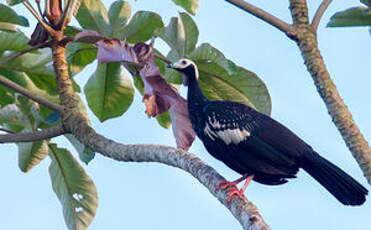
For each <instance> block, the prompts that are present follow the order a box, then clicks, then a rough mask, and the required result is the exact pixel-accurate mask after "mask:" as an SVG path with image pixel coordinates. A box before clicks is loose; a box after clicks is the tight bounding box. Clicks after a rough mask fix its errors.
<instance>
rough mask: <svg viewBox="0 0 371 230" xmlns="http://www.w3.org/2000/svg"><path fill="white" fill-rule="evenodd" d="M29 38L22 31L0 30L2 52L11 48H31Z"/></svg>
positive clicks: (15, 49) (12, 49)
mask: <svg viewBox="0 0 371 230" xmlns="http://www.w3.org/2000/svg"><path fill="white" fill-rule="evenodd" d="M28 41H29V39H28V38H27V37H26V36H25V35H24V34H23V33H22V32H21V31H17V32H16V33H14V32H4V31H3V32H0V52H2V51H6V50H11V51H17V52H19V51H22V50H25V49H28V48H30V46H29V45H28Z"/></svg>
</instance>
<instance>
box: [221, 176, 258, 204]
mask: <svg viewBox="0 0 371 230" xmlns="http://www.w3.org/2000/svg"><path fill="white" fill-rule="evenodd" d="M253 178H254V175H251V176H247V175H244V176H242V177H241V178H239V179H237V180H235V181H232V182H229V181H227V180H223V181H221V182H219V183H218V184H217V185H216V189H220V190H225V189H227V191H228V192H229V195H228V199H227V201H228V202H230V201H231V200H232V197H233V195H237V196H238V197H239V198H242V196H243V194H244V192H245V189H246V187H247V185H248V184H249V183H250V181H251V180H252V179H253ZM244 179H246V182H245V184H244V185H243V186H242V188H241V189H240V190H239V189H238V188H237V184H238V183H240V182H241V181H243V180H244Z"/></svg>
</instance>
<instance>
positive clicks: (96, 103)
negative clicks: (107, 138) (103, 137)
mask: <svg viewBox="0 0 371 230" xmlns="http://www.w3.org/2000/svg"><path fill="white" fill-rule="evenodd" d="M84 92H85V95H86V98H87V101H88V105H89V107H90V109H91V110H92V111H93V113H94V114H95V115H96V116H97V117H98V118H99V120H100V121H102V122H103V121H105V120H107V119H109V118H113V117H118V116H121V115H122V114H123V113H124V112H125V111H126V110H127V109H128V108H129V106H130V105H131V103H132V102H133V97H134V89H133V86H132V84H131V81H130V79H129V77H128V76H127V75H126V72H125V70H124V67H122V65H121V63H119V62H111V63H108V64H98V68H97V70H96V71H95V73H94V74H93V75H92V76H91V77H90V79H89V81H88V82H87V83H86V85H85V88H84Z"/></svg>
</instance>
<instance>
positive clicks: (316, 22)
mask: <svg viewBox="0 0 371 230" xmlns="http://www.w3.org/2000/svg"><path fill="white" fill-rule="evenodd" d="M331 2H332V0H323V1H322V3H321V5H320V6H319V7H318V9H317V11H316V14H315V15H314V17H313V20H312V27H313V29H314V31H317V29H318V25H319V22H320V21H321V18H322V16H323V14H324V13H325V11H326V9H327V7H328V6H329V5H330V4H331Z"/></svg>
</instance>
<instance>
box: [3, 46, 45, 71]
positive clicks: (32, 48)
mask: <svg viewBox="0 0 371 230" xmlns="http://www.w3.org/2000/svg"><path fill="white" fill-rule="evenodd" d="M49 44H50V41H46V42H43V43H40V44H37V45H35V46H32V47H31V48H29V49H26V50H22V51H21V52H17V53H14V54H12V55H10V56H8V57H6V58H4V59H3V60H2V61H1V62H0V66H3V65H5V64H6V63H8V62H10V61H12V60H14V59H16V58H17V57H19V56H22V55H23V54H26V53H29V52H31V51H34V50H37V49H40V48H44V47H48V46H49Z"/></svg>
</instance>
